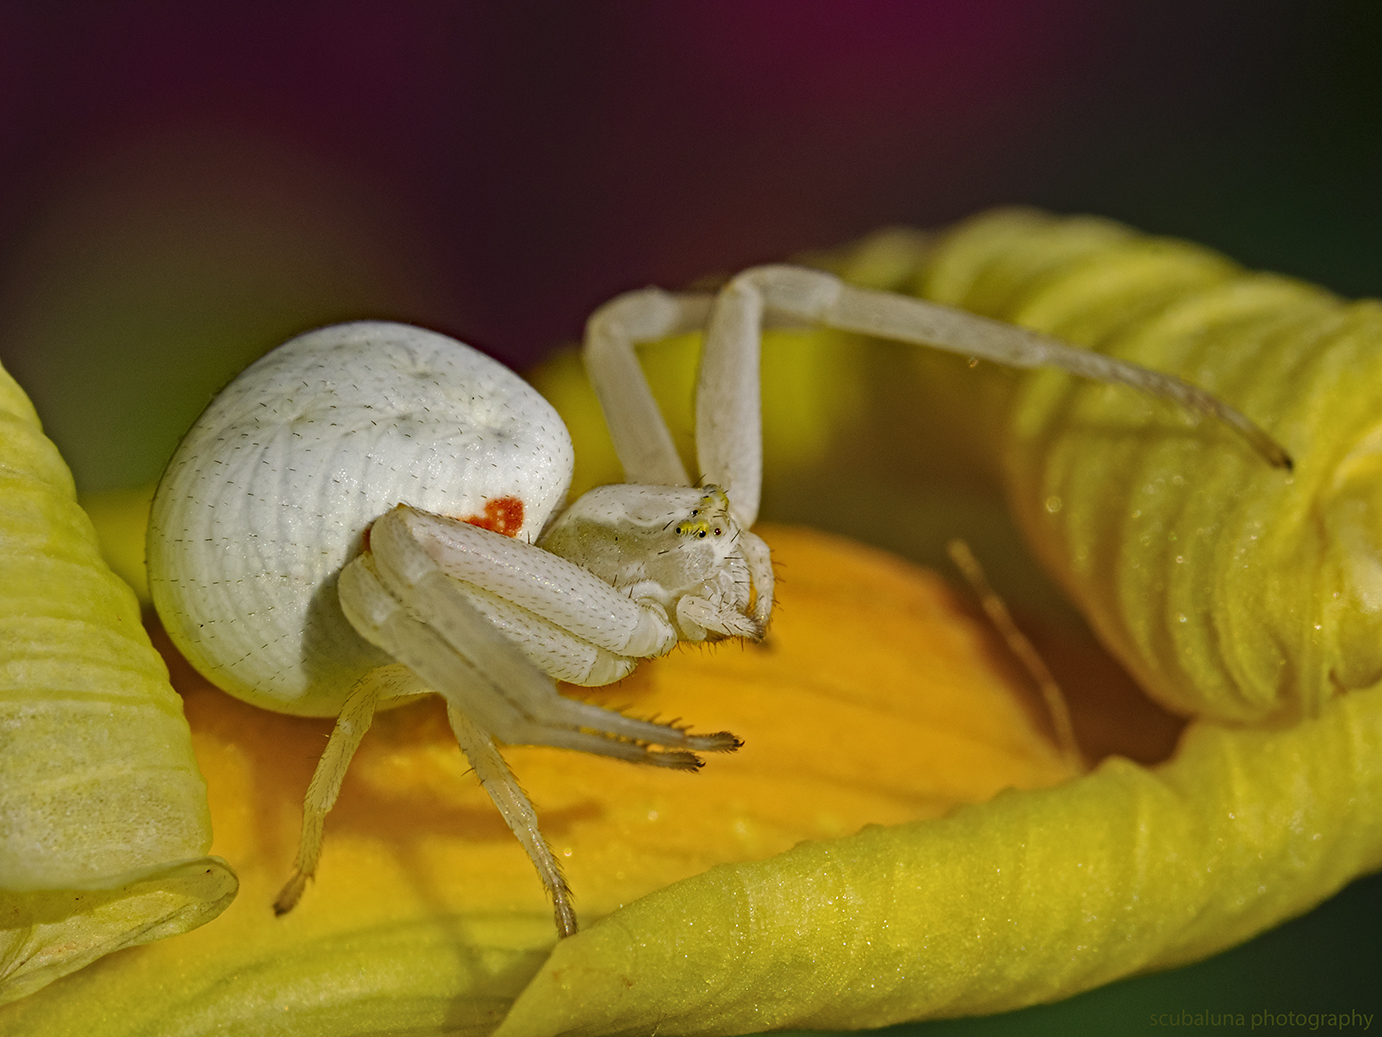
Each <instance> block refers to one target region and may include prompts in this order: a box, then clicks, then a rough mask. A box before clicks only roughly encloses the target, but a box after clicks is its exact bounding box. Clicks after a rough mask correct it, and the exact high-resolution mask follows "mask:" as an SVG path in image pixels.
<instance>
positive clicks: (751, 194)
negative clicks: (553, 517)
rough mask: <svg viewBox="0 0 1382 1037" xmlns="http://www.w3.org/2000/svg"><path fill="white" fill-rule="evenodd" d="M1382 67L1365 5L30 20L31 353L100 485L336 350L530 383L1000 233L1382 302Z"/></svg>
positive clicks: (7, 308) (14, 313)
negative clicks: (1206, 265) (658, 302)
mask: <svg viewBox="0 0 1382 1037" xmlns="http://www.w3.org/2000/svg"><path fill="white" fill-rule="evenodd" d="M1380 41H1382V13H1380V11H1379V7H1378V5H1376V4H1371V3H1365V2H1356V3H1329V4H1300V3H1280V2H1270V0H1264V2H1257V3H1246V2H1245V3H1222V2H1201V3H1181V2H1170V3H1158V4H1106V3H1100V2H1097V0H1004V2H993V0H953V2H939V0H938V2H933V3H904V2H891V3H890V2H867V0H857V2H851V3H821V2H813V0H795V2H787V0H780V2H774V0H758V2H755V0H739V2H723V3H716V2H709V3H698V4H647V3H637V2H602V3H572V4H565V5H559V4H549V5H544V6H542V7H541V8H539V7H537V6H530V5H524V4H499V3H493V4H472V3H457V2H433V3H417V2H409V3H398V4H388V5H382V4H370V3H353V2H347V0H336V2H332V3H297V4H271V3H262V4H255V3H243V2H238V3H227V4H222V5H216V6H212V5H185V4H180V3H173V2H146V3H122V4H98V3H72V4H44V3H39V2H29V3H24V2H15V3H8V4H5V5H3V6H0V358H2V359H3V361H4V363H5V364H6V366H7V367H9V368H10V370H11V371H12V372H13V373H14V374H15V375H16V377H18V378H19V379H20V381H21V383H23V384H24V385H25V386H26V387H27V388H28V389H29V391H30V392H31V394H32V395H33V396H34V397H35V399H36V401H37V403H38V405H39V407H40V409H41V411H42V412H43V416H44V419H45V421H46V424H47V427H48V429H49V431H50V433H51V435H52V436H53V437H54V438H55V439H56V440H57V442H58V443H59V445H60V446H62V447H63V448H64V451H65V452H66V453H67V455H68V457H69V460H70V461H71V463H72V464H73V467H74V469H75V471H76V473H77V477H78V480H79V482H80V483H81V485H82V486H83V487H84V488H89V489H96V488H101V487H104V486H109V485H118V484H121V483H129V482H139V481H143V480H147V479H150V478H153V477H154V476H155V475H156V474H157V472H158V470H159V467H160V466H161V464H162V461H163V459H164V458H166V457H167V455H168V453H169V452H170V451H171V448H172V445H173V443H174V442H175V441H176V438H177V436H178V435H179V434H180V432H181V431H182V429H184V428H185V427H186V426H187V424H189V423H190V421H191V419H192V417H194V416H195V413H196V411H197V410H198V409H199V408H200V406H201V405H202V404H203V403H204V402H205V400H206V399H207V398H208V396H209V394H210V393H211V392H212V391H213V390H214V389H215V388H216V387H217V386H218V385H219V384H221V383H222V382H224V381H225V380H226V379H228V378H229V377H230V376H231V375H232V374H233V373H234V372H235V371H237V370H238V369H239V368H240V367H242V366H243V365H244V364H245V363H246V362H247V361H248V360H249V359H251V358H252V357H254V356H256V355H258V354H259V353H261V352H263V351H264V350H265V349H267V348H269V347H270V346H272V345H274V344H276V343H277V342H279V341H281V340H282V339H284V338H286V337H287V336H288V335H290V334H291V333H293V332H296V331H299V330H303V329H304V328H307V327H311V326H315V325H319V324H322V323H327V322H330V321H333V320H339V319H343V318H347V317H355V316H364V315H370V316H392V317H398V318H403V319H407V320H410V321H413V322H416V323H422V324H427V325H431V326H434V327H437V328H440V329H442V330H445V331H448V332H450V333H452V334H455V335H457V336H459V337H461V338H464V339H465V340H467V341H470V342H472V343H474V344H477V345H481V346H483V347H484V348H486V349H488V350H489V351H491V352H492V353H494V354H495V355H497V356H499V357H501V358H502V359H505V360H507V361H508V362H510V363H511V364H515V365H518V366H522V365H524V364H526V363H530V362H532V361H533V360H534V359H535V358H537V357H538V356H540V355H541V354H542V352H543V351H544V350H546V349H548V348H550V347H551V346H552V345H553V344H554V343H557V342H560V341H563V340H569V339H572V338H574V337H576V336H577V335H578V334H579V331H580V328H581V325H582V321H583V318H584V316H585V315H586V314H587V313H588V312H589V311H590V310H591V309H592V308H593V307H594V306H596V305H597V304H598V303H600V302H601V301H603V300H604V299H606V298H608V297H610V296H611V295H613V294H615V293H617V292H619V291H622V290H624V289H627V288H630V287H635V286H639V285H642V284H648V283H658V284H663V285H667V286H678V285H683V284H685V283H687V282H689V281H691V280H693V279H695V278H698V277H701V276H703V275H706V274H711V273H716V272H725V271H730V270H733V269H735V268H738V267H742V266H744V265H747V264H749V263H753V262H758V261H763V260H768V259H778V258H783V257H786V256H789V255H791V254H792V253H794V252H797V251H800V250H802V249H806V248H813V247H820V246H827V245H835V244H840V243H843V242H845V241H847V240H849V239H851V238H854V237H856V236H858V235H860V234H862V233H865V232H867V231H869V230H872V229H874V228H877V227H879V226H881V225H883V224H888V223H910V224H915V225H921V226H934V225H937V224H941V223H944V222H947V221H951V220H954V219H956V218H958V217H961V216H964V215H967V214H969V213H971V212H973V211H975V210H977V209H979V208H982V207H984V206H988V205H992V204H996V203H1007V202H1029V203H1035V204H1039V205H1043V206H1047V207H1051V208H1054V209H1057V210H1062V211H1090V212H1098V213H1101V214H1105V215H1109V216H1113V217H1117V218H1120V219H1125V220H1128V221H1131V222H1133V223H1135V224H1137V225H1139V226H1141V227H1143V228H1145V229H1148V230H1152V231H1157V232H1164V233H1170V234H1177V235H1184V236H1187V237H1191V238H1195V239H1198V240H1200V241H1203V242H1205V243H1208V244H1210V245H1213V246H1215V247H1218V248H1221V249H1223V250H1224V251H1226V252H1228V253H1230V254H1231V255H1233V256H1235V257H1237V258H1239V259H1241V260H1243V261H1244V262H1246V263H1249V264H1251V265H1255V266H1262V267H1268V268H1274V269H1278V270H1283V271H1287V272H1290V273H1296V274H1300V275H1302V276H1305V277H1308V278H1311V279H1314V280H1317V281H1322V282H1324V283H1326V284H1328V285H1330V286H1331V287H1333V288H1335V289H1337V290H1339V291H1341V292H1344V293H1347V294H1369V293H1377V292H1379V290H1382V254H1380V253H1379V250H1378V249H1377V248H1376V247H1375V243H1376V242H1377V241H1378V240H1379V231H1382V198H1380V197H1379V193H1378V186H1379V183H1382V178H1380V177H1379V173H1380V172H1382V75H1379V72H1378V68H1379V62H1378V58H1377V54H1378V49H1377V47H1378V43H1379V42H1380ZM133 418H137V419H138V426H139V428H138V430H137V431H138V434H137V435H136V436H135V438H134V439H130V438H129V435H128V434H129V433H132V432H134V431H136V430H134V429H132V428H131V427H130V426H131V424H132V423H133V420H132V419H133ZM93 431H94V432H96V433H97V434H96V435H92V434H91V433H92V432H93ZM117 434H119V435H120V436H121V437H122V438H121V441H120V442H119V443H118V444H117V443H116V439H115V437H116V435H117Z"/></svg>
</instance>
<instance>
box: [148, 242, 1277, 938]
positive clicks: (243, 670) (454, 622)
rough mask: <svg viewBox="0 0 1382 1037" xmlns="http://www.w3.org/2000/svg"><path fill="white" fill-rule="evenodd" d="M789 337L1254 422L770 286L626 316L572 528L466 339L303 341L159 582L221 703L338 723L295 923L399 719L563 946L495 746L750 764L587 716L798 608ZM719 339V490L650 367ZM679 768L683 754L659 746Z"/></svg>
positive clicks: (597, 345) (1168, 382) (791, 277)
mask: <svg viewBox="0 0 1382 1037" xmlns="http://www.w3.org/2000/svg"><path fill="white" fill-rule="evenodd" d="M765 315H769V316H773V317H780V318H785V319H787V320H789V321H811V322H819V323H821V324H824V325H827V326H831V327H836V328H841V329H844V330H850V331H860V332H864V333H868V334H875V335H882V336H886V337H890V338H896V339H900V340H903V341H910V342H916V343H920V344H925V345H930V346H935V347H939V348H942V349H947V350H950V351H954V352H959V353H962V354H966V355H969V356H980V357H986V358H990V359H993V360H996V361H998V362H1000V363H1005V364H1009V365H1013V366H1021V367H1034V366H1043V365H1049V366H1057V367H1063V368H1065V369H1067V370H1071V371H1074V372H1075V373H1078V374H1082V375H1085V376H1088V377H1094V378H1099V379H1102V380H1110V381H1123V382H1127V383H1130V384H1132V385H1134V386H1136V387H1138V388H1140V389H1142V390H1143V391H1150V392H1154V393H1157V394H1160V395H1164V396H1169V397H1171V398H1173V399H1176V400H1179V401H1181V402H1182V403H1184V404H1186V405H1188V406H1191V407H1194V408H1195V409H1198V410H1201V411H1205V412H1208V413H1213V414H1216V415H1218V416H1220V417H1221V418H1223V419H1225V420H1227V421H1228V422H1230V423H1231V424H1233V425H1234V426H1235V427H1236V428H1238V429H1239V430H1240V431H1242V432H1244V434H1245V435H1247V436H1248V438H1249V439H1250V440H1251V441H1252V443H1253V444H1254V446H1256V447H1257V448H1258V449H1259V450H1261V451H1262V452H1263V453H1264V454H1265V455H1267V456H1268V457H1269V458H1270V459H1272V460H1274V461H1276V462H1277V463H1285V455H1284V453H1282V452H1281V451H1280V448H1279V447H1277V446H1276V445H1275V443H1273V442H1272V441H1271V440H1270V439H1269V438H1268V437H1267V436H1266V435H1265V434H1264V433H1262V432H1261V431H1260V430H1258V429H1257V428H1256V426H1253V425H1252V424H1251V423H1250V422H1248V421H1247V419H1245V418H1243V417H1242V416H1241V415H1239V414H1237V412H1234V411H1231V410H1229V409H1228V408H1226V407H1225V406H1224V405H1222V404H1221V403H1219V401H1217V400H1215V399H1214V398H1213V397H1210V396H1208V395H1207V394H1205V393H1203V392H1202V391H1200V390H1198V389H1195V388H1194V387H1192V386H1189V385H1186V384H1185V383H1183V382H1180V381H1178V380H1176V379H1173V378H1170V377H1169V376H1165V375H1160V374H1156V373H1154V372H1150V371H1146V370H1144V369H1142V368H1137V367H1134V366H1133V365H1129V364H1126V363H1122V362H1120V361H1116V360H1112V359H1109V358H1107V357H1102V356H1097V355H1095V354H1091V353H1088V352H1086V351H1083V350H1077V349H1073V348H1071V347H1068V346H1065V345H1063V344H1061V343H1058V342H1054V341H1052V340H1050V339H1045V338H1042V337H1041V336H1038V335H1035V334H1032V333H1030V332H1026V331H1023V330H1021V329H1019V328H1015V327H1012V326H1009V325H1005V324H1001V323H998V322H995V321H989V320H985V319H983V318H979V317H975V316H972V315H970V314H964V313H961V312H958V311H954V310H949V309H946V308H944V307H939V306H935V305H933V304H929V303H924V302H921V301H919V300H916V299H912V298H908V297H903V296H897V295H892V294H889V293H881V292H875V291H868V290H864V289H859V288H854V287H850V286H847V285H845V284H844V283H843V282H841V281H839V280H838V279H836V278H835V277H833V276H831V275H828V274H824V273H820V272H818V271H812V270H807V269H803V268H797V267H787V266H774V267H760V268H756V269H753V270H749V271H746V272H744V273H743V274H740V275H739V276H737V277H736V278H734V279H733V280H732V281H731V282H730V283H729V284H728V285H727V286H726V287H725V288H724V289H723V290H722V291H721V292H720V293H719V294H718V295H717V296H709V295H703V294H670V293H666V292H662V291H659V290H656V289H647V290H644V291H639V292H632V293H629V294H627V295H624V296H620V297H619V298H617V299H615V300H614V301H613V302H611V303H609V304H607V305H606V306H604V307H602V308H601V309H600V310H599V311H597V312H596V314H595V315H594V316H593V317H592V318H591V320H590V323H589V325H588V328H587V339H586V361H587V367H588V370H589V372H590V375H591V380H592V382H593V384H594V386H595V389H596V392H597V394H598V395H599V398H600V401H601V405H602V407H603V409H604V412H605V415H606V420H607V422H608V424H609V427H610V432H611V435H612V437H613V440H614V444H615V448H616V451H617V452H618V455H619V457H620V460H621V462H622V463H623V465H624V468H625V473H626V478H627V479H628V482H626V483H624V484H621V485H617V486H606V487H600V488H598V489H596V490H593V491H591V492H590V493H588V494H586V495H585V496H583V497H582V498H580V499H579V500H578V501H576V502H575V503H574V504H572V505H571V506H570V507H569V508H567V509H566V510H565V511H558V508H559V507H560V505H561V503H562V502H563V500H564V498H565V495H566V490H567V487H568V485H569V481H570V476H571V464H572V448H571V443H570V439H569V436H568V434H567V432H566V430H565V428H564V426H563V425H562V423H561V421H560V419H559V418H558V417H557V415H556V413H555V412H554V411H553V410H552V409H551V407H550V406H549V405H548V404H547V403H546V402H545V401H544V400H542V399H541V397H539V396H538V395H537V393H536V392H535V391H534V390H533V389H531V388H530V387H529V386H528V385H527V384H526V383H524V382H523V381H521V380H520V379H519V378H518V377H517V376H516V375H514V374H513V373H512V372H510V371H508V370H507V369H505V368H503V367H502V366H501V365H499V364H497V363H496V362H494V361H492V360H490V359H488V358H487V357H485V356H483V355H482V354H480V353H478V352H476V351H475V350H472V349H470V348H469V347H467V346H464V345H462V344H461V343H458V342H455V341H454V340H451V339H448V338H445V337H444V336H441V335H438V334H436V333H433V332H429V331H424V330H421V329H418V328H412V327H408V326H405V325H399V324H389V323H381V322H362V323H356V324H345V325H339V326H336V327H329V328H323V329H321V330H318V331H314V332H310V333H308V334H306V335H302V336H300V337H298V338H296V339H293V340H292V341H290V342H288V343H286V344H285V345H283V346H281V347H279V348H278V349H276V350H274V351H273V352H271V353H269V354H267V355H266V356H265V357H263V358H262V359H260V360H259V361H257V362H256V363H255V364H253V365H251V366H250V367H249V368H248V369H246V371H245V372H244V373H243V374H241V375H240V377H238V378H237V379H236V380H235V381H234V382H232V383H231V384H230V385H229V386H228V387H227V388H226V389H225V390H224V391H223V392H222V393H221V395H220V396H218V397H217V398H216V399H215V400H214V401H213V402H212V404H211V405H210V406H209V407H208V408H207V410H206V412H205V413H204V414H203V415H202V416H201V418H199V419H198V421H197V423H196V424H195V425H194V426H193V428H192V430H191V431H190V432H189V433H188V435H187V437H186V438H185V439H184V440H183V442H182V444H181V445H180V446H179V448H178V451H177V453H176V454H175V455H174V457H173V459H172V461H171V462H170V464H169V467H168V470H167V471H166V472H165V474H164V477H163V479H162V481H161V483H160V485H159V488H158V493H157V495H156V497H155V501H154V507H153V512H152V515H151V520H150V532H149V544H148V559H149V569H150V586H151V589H152V591H153V596H154V601H155V604H156V606H157V608H158V611H159V614H160V616H161V617H162V619H163V622H164V624H165V625H166V626H167V628H168V631H169V634H170V636H171V637H172V639H173V641H174V643H175V644H177V646H178V647H179V648H180V649H181V650H182V652H183V653H184V654H185V655H186V656H187V657H188V659H189V660H190V661H191V662H192V663H193V664H194V665H195V666H196V667H197V668H198V669H199V670H200V671H201V672H202V673H203V674H204V675H205V676H207V677H208V678H209V679H211V680H212V681H214V682H215V683H217V684H218V685H220V686H221V687H223V688H225V689H226V690H228V691H230V692H231V693H232V694H235V695H237V696H239V697H241V698H243V699H245V700H247V701H249V702H252V703H255V704H257V705H261V706H264V707H266V708H269V709H274V710H277V711H280V712H288V713H298V714H303V715H315V716H335V717H337V723H336V727H335V729H334V731H333V733H332V735H331V737H330V739H329V741H328V744H327V747H326V750H325V752H324V754H323V756H322V759H321V762H320V763H319V765H318V767H317V770H316V773H315V774H314V776H313V778H312V782H311V785H310V787H309V789H308V793H307V797H306V801H305V803H304V818H303V836H302V843H301V846H300V849H299V854H298V858H297V862H296V870H295V873H294V876H293V878H292V879H291V880H290V881H289V882H288V884H287V885H286V886H285V887H284V890H283V892H282V893H281V894H280V896H279V898H278V900H277V902H276V904H275V907H276V909H277V910H279V911H280V913H281V912H282V911H286V910H288V909H290V908H291V907H292V906H293V905H294V904H295V903H296V902H297V900H298V898H299V897H300V895H301V893H302V891H303V889H304V887H305V884H306V881H307V879H308V878H310V877H311V876H312V874H313V873H314V871H315V869H316V865H317V860H318V857H319V853H320V847H321V835H322V824H323V820H324V817H325V815H326V812H327V811H328V810H329V809H330V807H331V805H332V803H333V802H334V801H335V798H336V795H337V793H338V791H339V789H340V785H341V781H342V778H343V776H344V773H345V769H346V765H347V764H348V763H349V760H350V757H351V755H352V754H353V753H354V751H355V749H356V747H357V746H358V745H359V742H360V739H361V738H362V737H363V735H364V733H365V731H366V730H367V729H368V727H369V724H370V721H371V719H372V717H373V713H374V710H375V709H376V707H377V706H379V705H380V704H381V703H385V704H395V703H396V702H398V701H400V700H402V699H404V698H407V697H410V696H413V695H416V694H419V693H422V692H426V691H433V692H437V693H440V694H441V695H442V696H443V697H444V698H445V699H446V702H447V711H448V715H449V717H450V720H451V724H452V727H453V729H454V730H455V733H456V737H457V739H458V741H459V743H460V746H461V748H462V750H463V751H464V752H465V754H466V756H467V757H468V758H469V760H470V763H471V764H472V766H473V767H474V769H475V771H476V773H477V775H478V776H479V779H480V781H481V782H482V783H483V785H484V787H485V789H486V791H487V792H488V793H489V794H490V796H491V797H492V798H493V800H494V802H495V804H496V805H497V806H498V808H499V810H500V811H501V813H502V814H503V816H504V818H505V820H506V821H507V822H508V824H509V826H510V827H511V828H512V829H513V831H514V833H515V835H516V836H517V837H518V839H519V841H520V842H521V843H522V845H523V847H524V849H525V850H526V851H527V853H528V855H529V856H530V857H531V858H532V860H533V862H534V864H535V866H536V867H537V870H538V872H539V874H540V875H541V877H542V880H543V882H544V884H545V886H546V888H547V890H548V893H549V895H550V896H551V897H552V900H553V907H554V913H555V916H556V921H557V929H558V933H559V934H560V935H567V934H569V933H571V932H574V931H575V928H576V920H575V914H574V911H573V909H572V907H571V900H570V892H569V890H568V889H567V887H566V884H565V882H564V880H563V878H562V876H561V872H560V868H559V867H558V864H557V862H556V859H555V858H554V856H553V855H552V853H551V851H550V850H549V848H548V847H547V845H546V843H545V842H544V840H543V838H542V835H541V833H540V832H539V829H538V825H537V818H536V814H535V812H534V810H533V807H532V805H531V804H530V803H529V802H528V800H527V798H526V797H525V796H524V794H523V793H522V791H521V790H520V789H519V787H518V785H517V783H516V782H515V781H514V779H513V777H512V775H511V774H510V773H509V771H508V769H507V767H506V765H505V764H504V761H503V759H502V758H501V757H500V755H499V751H498V749H497V748H496V746H495V744H494V740H495V739H496V738H497V739H499V740H501V741H503V742H508V743H522V744H539V745H551V746H558V747H562V748H569V749H577V750H581V751H584V752H592V753H598V754H601V755H607V756H614V757H618V758H621V759H626V760H630V761H633V762H638V763H650V764H657V765H663V766H671V767H677V768H694V767H697V766H699V764H700V761H699V759H698V758H697V757H696V756H695V753H696V752H699V751H712V752H713V751H727V750H732V749H735V748H737V747H738V745H739V742H738V740H737V739H736V738H735V737H734V736H733V735H731V734H729V733H728V732H720V733H717V734H709V735H692V734H689V733H687V732H686V731H685V730H683V729H681V728H678V727H675V726H670V725H663V724H656V723H651V722H648V721H644V720H636V719H633V718H630V717H626V716H623V715H621V714H618V713H615V712H613V711H610V710H606V709H602V708H600V707H597V706H593V705H589V704H586V703H582V702H578V701H574V700H571V699H566V698H563V697H562V696H560V695H559V694H558V693H557V692H556V689H555V686H554V684H553V681H552V678H553V677H559V678H561V679H563V680H568V681H571V682H573V683H577V684H587V685H598V684H604V683H608V682H611V681H615V680H618V679H619V678H621V677H622V676H624V675H625V674H627V673H628V672H629V671H630V670H631V669H632V668H633V666H634V665H635V664H636V661H637V659H639V658H645V657H652V656H657V655H661V654H664V653H665V652H667V651H668V650H670V648H671V647H672V645H674V644H675V643H676V641H677V640H678V639H685V640H705V639H707V638H716V637H725V636H737V637H747V638H759V637H761V636H762V634H763V631H764V628H765V626H766V624H767V622H768V619H769V615H770V611H771V608H772V587H773V574H772V568H771V563H770V559H769V555H768V549H767V547H766V545H765V544H764V543H763V541H761V540H760V539H759V538H758V537H756V536H754V535H753V534H752V533H750V532H749V531H748V530H749V527H750V526H751V525H752V524H753V522H754V520H755V519H756V517H757V513H758V502H759V484H760V481H761V476H762V454H761V443H760V418H759V375H758V339H759V334H760V328H761V326H762V324H763V321H764V318H765ZM701 328H705V329H706V338H705V345H704V348H703V354H702V361H701V369H700V375H699V382H698V389H697V403H696V443H697V457H698V464H699V466H700V469H701V476H702V480H703V485H702V486H701V487H700V488H692V487H691V486H689V485H688V484H689V483H690V479H689V478H688V477H687V474H686V471H685V469H684V467H683V466H682V463H681V461H680V459H679V457H678V455H677V452H676V450H675V448H674V446H673V444H672V439H671V436H670V434H669V432H668V430H667V427H666V425H665V423H664V422H663V419H662V416H661V414H660V413H659V411H658V408H657V406H656V404H655V402H654V401H653V398H652V395H651V392H650V391H649V389H648V386H647V383H646V380H645V379H644V377H643V375H642V372H641V369H640V368H639V365H638V360H637V356H636V351H635V346H636V344H637V343H639V342H644V341H653V340H657V339H661V338H665V337H668V336H671V335H674V334H678V333H681V332H685V331H690V330H696V329H701ZM654 747H657V748H654Z"/></svg>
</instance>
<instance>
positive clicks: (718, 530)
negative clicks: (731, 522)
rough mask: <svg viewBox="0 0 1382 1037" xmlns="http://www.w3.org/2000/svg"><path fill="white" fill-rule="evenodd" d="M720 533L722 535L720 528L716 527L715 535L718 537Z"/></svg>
mask: <svg viewBox="0 0 1382 1037" xmlns="http://www.w3.org/2000/svg"><path fill="white" fill-rule="evenodd" d="M720 533H721V529H720V527H719V526H716V527H715V535H716V536H719V535H720Z"/></svg>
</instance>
